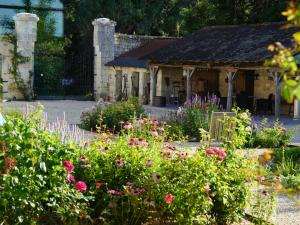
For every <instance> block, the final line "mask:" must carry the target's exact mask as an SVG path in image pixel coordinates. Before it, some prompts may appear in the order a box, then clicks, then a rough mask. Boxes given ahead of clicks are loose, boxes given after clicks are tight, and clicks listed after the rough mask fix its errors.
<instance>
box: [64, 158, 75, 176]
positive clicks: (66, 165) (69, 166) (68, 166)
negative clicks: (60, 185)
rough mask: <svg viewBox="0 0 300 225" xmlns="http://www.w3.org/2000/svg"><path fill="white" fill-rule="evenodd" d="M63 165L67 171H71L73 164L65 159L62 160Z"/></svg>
mask: <svg viewBox="0 0 300 225" xmlns="http://www.w3.org/2000/svg"><path fill="white" fill-rule="evenodd" d="M64 166H65V167H66V168H67V171H68V173H72V172H73V170H74V166H73V165H72V164H71V163H70V162H69V161H67V160H65V161H64Z"/></svg>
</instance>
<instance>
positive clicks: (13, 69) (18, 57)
mask: <svg viewBox="0 0 300 225" xmlns="http://www.w3.org/2000/svg"><path fill="white" fill-rule="evenodd" d="M3 40H5V41H7V42H8V43H10V44H11V45H12V46H13V47H12V49H10V53H11V65H10V67H9V73H10V74H11V75H12V77H13V79H14V82H15V84H16V86H17V89H18V90H19V91H20V92H21V94H22V95H23V97H24V98H25V99H26V100H31V99H32V97H33V93H32V91H31V90H32V87H31V78H32V72H29V80H28V82H26V81H24V79H23V78H22V77H21V74H20V71H19V67H20V65H21V64H24V63H27V62H29V61H30V58H29V57H25V56H23V55H22V54H21V53H20V52H18V48H17V37H16V35H14V34H13V33H7V34H5V35H4V37H3Z"/></svg>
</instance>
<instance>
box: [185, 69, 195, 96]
mask: <svg viewBox="0 0 300 225" xmlns="http://www.w3.org/2000/svg"><path fill="white" fill-rule="evenodd" d="M195 70H196V67H183V76H184V77H186V101H190V100H192V75H193V74H194V72H195Z"/></svg>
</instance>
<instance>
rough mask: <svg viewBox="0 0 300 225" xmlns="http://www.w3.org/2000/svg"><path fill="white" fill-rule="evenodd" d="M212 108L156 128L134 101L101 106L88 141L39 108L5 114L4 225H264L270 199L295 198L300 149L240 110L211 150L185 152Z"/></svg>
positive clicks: (92, 117) (198, 102)
mask: <svg viewBox="0 0 300 225" xmlns="http://www.w3.org/2000/svg"><path fill="white" fill-rule="evenodd" d="M215 110H216V111H217V110H221V109H220V108H219V104H218V99H217V98H216V97H215V96H210V97H207V98H205V99H201V98H199V97H196V98H195V99H194V100H193V101H192V102H189V103H186V104H185V105H184V106H183V107H182V108H180V109H179V112H177V113H176V114H173V115H170V117H169V118H170V119H169V120H167V121H158V120H155V119H153V118H150V117H149V116H147V115H146V113H145V112H144V111H143V108H142V107H141V105H140V104H139V103H138V101H137V100H136V99H130V100H128V101H124V102H116V103H111V104H107V103H104V102H99V103H97V104H96V105H95V106H94V107H93V108H92V109H91V110H89V111H86V112H84V113H83V114H82V117H81V119H82V124H81V127H82V128H84V129H87V130H92V131H93V132H95V133H97V135H96V137H95V138H93V139H91V140H88V141H85V142H82V140H83V139H81V138H75V137H76V136H78V135H80V134H81V133H79V132H78V131H77V130H76V129H74V128H73V127H70V128H68V126H62V125H61V121H57V122H52V123H50V122H48V121H47V120H46V119H45V118H44V117H43V116H42V109H41V108H39V107H38V108H35V109H31V110H28V112H27V113H25V114H20V113H16V112H8V113H4V118H5V122H4V123H3V125H1V126H0V137H1V139H0V140H1V141H0V146H1V147H0V168H1V169H0V189H1V191H0V199H1V200H0V222H1V224H130V225H131V224H147V225H148V224H149V225H151V224H234V223H237V224H241V221H244V220H249V221H250V222H252V223H254V224H268V222H267V221H268V220H269V218H270V216H271V214H272V212H273V210H274V207H275V196H276V194H277V193H278V192H284V193H288V194H291V193H294V192H297V191H299V187H300V181H299V179H300V167H299V148H297V147H289V146H288V143H289V142H290V139H291V131H289V130H287V129H285V128H284V127H283V126H282V125H281V124H280V123H279V122H275V124H270V123H269V122H268V121H266V120H263V121H262V122H260V123H259V124H256V123H255V122H254V121H252V120H251V116H250V113H249V112H247V111H241V110H238V109H236V116H234V117H232V118H230V119H231V121H232V122H233V123H234V124H235V126H232V127H231V128H228V132H230V134H231V135H230V138H228V137H224V140H223V142H222V143H221V144H220V145H219V146H218V147H212V146H210V145H209V143H208V142H202V144H201V145H199V147H197V148H188V147H185V143H186V142H187V141H198V143H199V140H202V137H201V132H200V131H199V128H204V129H209V126H210V123H209V120H210V117H211V114H212V112H213V111H215ZM195 118H198V120H195ZM176 121H177V122H176ZM179 121H180V123H179ZM188 127H190V130H193V131H194V132H190V130H189V129H188ZM72 132H73V133H76V134H72ZM189 132H190V133H189ZM248 148H252V149H253V148H267V149H268V150H266V151H264V153H263V154H260V155H255V154H250V152H251V151H252V150H250V149H248Z"/></svg>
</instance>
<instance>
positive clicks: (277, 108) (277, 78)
mask: <svg viewBox="0 0 300 225" xmlns="http://www.w3.org/2000/svg"><path fill="white" fill-rule="evenodd" d="M271 74H272V77H273V79H274V84H275V118H276V119H279V118H280V104H281V87H282V79H281V78H282V76H281V73H280V72H278V71H271Z"/></svg>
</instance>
